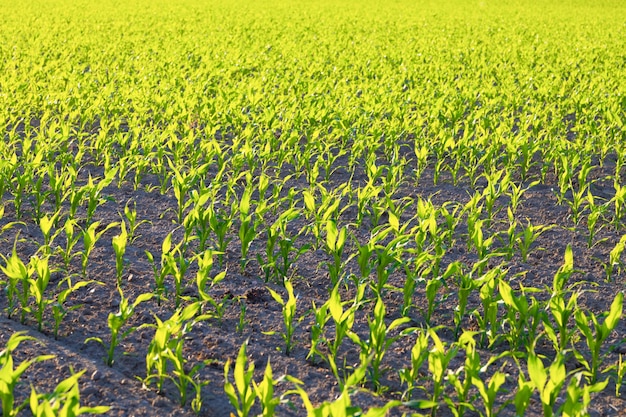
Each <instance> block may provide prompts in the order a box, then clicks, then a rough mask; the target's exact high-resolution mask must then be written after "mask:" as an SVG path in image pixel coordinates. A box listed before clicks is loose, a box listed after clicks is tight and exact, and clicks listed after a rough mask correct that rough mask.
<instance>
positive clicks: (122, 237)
mask: <svg viewBox="0 0 626 417" xmlns="http://www.w3.org/2000/svg"><path fill="white" fill-rule="evenodd" d="M120 225H121V231H120V234H119V235H115V236H113V239H112V241H111V244H112V245H113V251H114V252H115V276H116V278H117V286H118V287H119V286H120V285H122V275H123V274H124V255H125V254H126V246H127V244H128V232H127V231H126V222H124V221H122V222H121V224H120Z"/></svg>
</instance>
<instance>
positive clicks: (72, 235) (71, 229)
mask: <svg viewBox="0 0 626 417" xmlns="http://www.w3.org/2000/svg"><path fill="white" fill-rule="evenodd" d="M77 227H78V224H77V222H76V220H74V219H71V218H68V219H67V220H66V221H65V224H64V225H63V231H64V232H65V247H63V248H59V252H60V253H61V257H62V258H63V266H64V267H65V272H69V270H70V264H71V263H72V259H74V257H76V256H79V255H80V254H79V253H75V252H74V247H75V246H76V244H77V243H78V241H79V240H80V237H81V235H80V233H77V232H76V228H77Z"/></svg>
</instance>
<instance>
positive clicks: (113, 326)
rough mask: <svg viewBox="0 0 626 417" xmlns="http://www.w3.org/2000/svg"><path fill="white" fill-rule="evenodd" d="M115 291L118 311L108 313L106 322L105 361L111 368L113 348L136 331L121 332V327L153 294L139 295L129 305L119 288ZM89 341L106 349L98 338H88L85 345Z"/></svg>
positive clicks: (130, 329)
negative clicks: (118, 297)
mask: <svg viewBox="0 0 626 417" xmlns="http://www.w3.org/2000/svg"><path fill="white" fill-rule="evenodd" d="M117 291H118V292H119V294H120V304H119V310H118V312H117V313H109V317H108V320H107V324H108V326H109V330H110V331H111V340H110V341H109V346H108V349H107V357H106V360H105V362H106V364H107V365H108V366H113V360H114V355H115V348H116V347H117V345H119V343H120V342H121V341H122V339H124V338H125V337H126V336H128V335H129V334H130V333H132V332H133V331H135V330H136V329H137V328H136V327H131V328H129V329H127V330H125V331H124V332H121V330H122V327H123V326H125V325H126V323H127V322H128V320H129V319H130V318H131V317H132V316H133V314H134V312H135V309H136V308H137V306H139V304H141V303H143V302H145V301H148V300H150V299H151V298H152V297H153V294H151V293H146V294H141V295H139V296H138V297H137V298H136V299H135V301H134V302H133V303H132V304H131V303H130V300H129V299H128V298H126V297H124V292H123V291H122V288H121V287H119V286H118V287H117ZM89 341H95V342H98V343H100V344H101V345H102V346H104V347H105V348H107V346H106V344H105V343H104V341H103V340H102V339H101V338H99V337H89V338H87V339H86V340H85V343H87V342H89Z"/></svg>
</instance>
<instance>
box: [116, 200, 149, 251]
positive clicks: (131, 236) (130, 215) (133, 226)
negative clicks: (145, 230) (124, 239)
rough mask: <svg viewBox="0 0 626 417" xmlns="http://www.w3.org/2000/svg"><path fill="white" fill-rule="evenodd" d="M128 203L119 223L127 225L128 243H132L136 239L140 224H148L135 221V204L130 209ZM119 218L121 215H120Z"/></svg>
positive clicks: (147, 222) (144, 221) (145, 221)
mask: <svg viewBox="0 0 626 417" xmlns="http://www.w3.org/2000/svg"><path fill="white" fill-rule="evenodd" d="M129 203H130V201H129V202H128V203H126V205H125V206H124V218H123V219H122V220H121V223H128V243H133V242H134V241H135V239H137V237H138V236H137V229H138V228H139V226H141V225H142V224H150V221H149V220H139V221H138V220H137V203H136V202H133V207H132V208H131V207H130V204H129ZM120 217H121V215H120Z"/></svg>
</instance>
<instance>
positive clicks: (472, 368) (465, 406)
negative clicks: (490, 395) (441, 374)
mask: <svg viewBox="0 0 626 417" xmlns="http://www.w3.org/2000/svg"><path fill="white" fill-rule="evenodd" d="M474 336H475V332H469V331H466V332H463V334H462V335H461V336H460V337H459V339H458V342H457V343H458V345H459V346H461V347H465V362H464V364H463V366H460V367H459V368H458V369H455V370H452V369H448V371H447V376H446V380H447V383H448V385H450V386H452V387H453V388H454V391H455V392H456V401H454V400H453V399H452V398H451V396H448V395H446V396H445V398H444V401H445V402H446V404H447V405H448V408H449V409H450V411H451V412H452V414H453V415H454V416H455V417H462V416H464V415H465V412H466V411H476V407H474V405H473V404H472V399H473V397H472V396H470V394H471V389H472V388H473V386H476V385H477V384H476V383H474V380H475V379H480V378H479V376H480V372H481V370H483V369H486V366H487V365H489V364H487V365H486V366H485V367H483V366H481V363H480V355H479V353H478V351H477V350H476V342H475V340H474ZM461 375H463V377H462V378H461ZM481 382H482V381H481Z"/></svg>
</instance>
